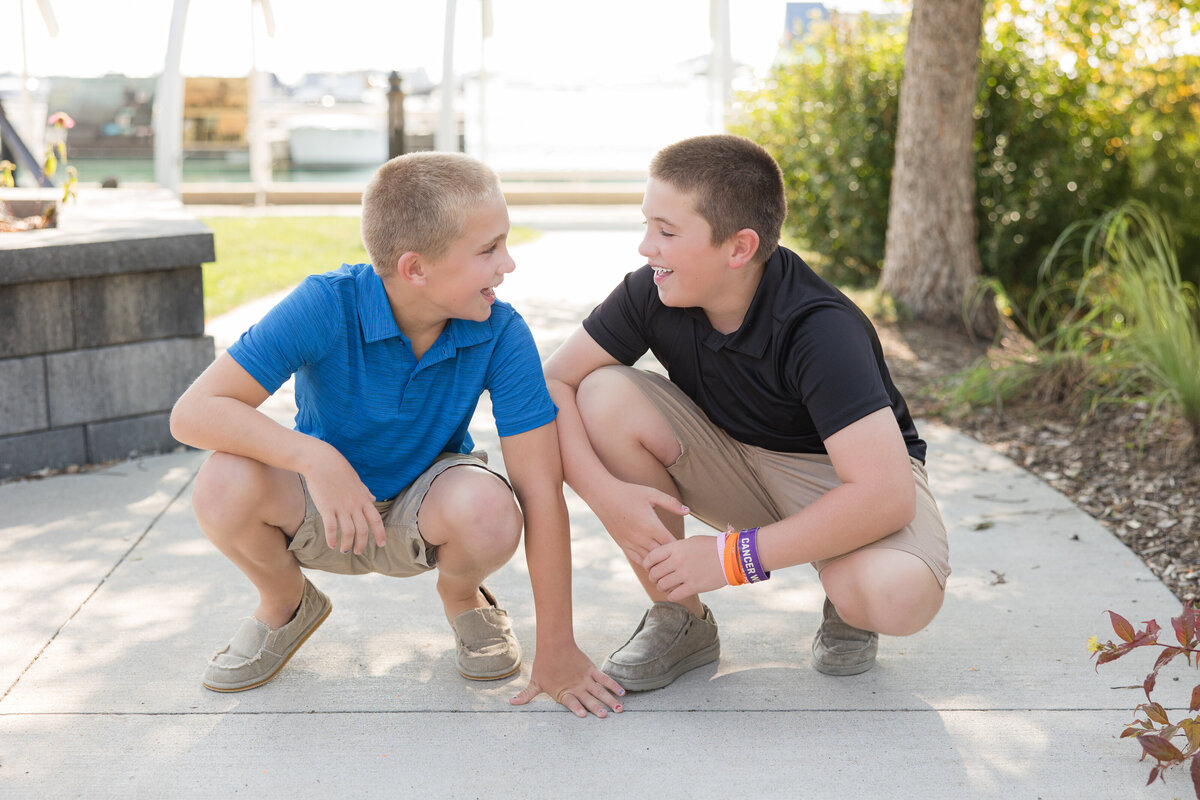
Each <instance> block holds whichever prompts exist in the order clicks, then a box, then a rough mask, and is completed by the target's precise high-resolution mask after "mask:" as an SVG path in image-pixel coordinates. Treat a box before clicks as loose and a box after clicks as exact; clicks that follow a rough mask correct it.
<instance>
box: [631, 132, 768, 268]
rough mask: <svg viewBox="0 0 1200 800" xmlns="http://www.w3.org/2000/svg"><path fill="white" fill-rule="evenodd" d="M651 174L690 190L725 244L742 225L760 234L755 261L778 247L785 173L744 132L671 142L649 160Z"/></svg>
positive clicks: (714, 235) (715, 238)
mask: <svg viewBox="0 0 1200 800" xmlns="http://www.w3.org/2000/svg"><path fill="white" fill-rule="evenodd" d="M650 177H651V178H654V179H655V180H659V181H662V182H664V183H667V184H669V185H670V186H671V187H673V188H674V189H676V190H677V191H680V192H683V193H685V194H688V195H690V196H691V198H692V202H693V203H694V204H695V206H696V213H697V214H699V215H700V216H701V217H703V218H704V220H705V221H706V222H707V223H708V224H709V227H711V228H712V243H713V244H721V243H722V242H726V241H728V240H729V237H731V236H733V235H734V234H735V233H737V232H738V231H740V230H742V229H743V228H749V229H751V230H752V231H754V232H755V233H757V234H758V250H757V251H755V254H754V260H755V261H756V262H757V263H760V264H762V263H766V260H767V259H768V258H770V256H771V253H773V252H775V248H776V247H778V246H779V236H780V231H781V230H782V228H783V220H784V218H786V217H787V201H786V199H785V198H784V193H783V173H782V172H781V171H780V169H779V165H778V164H777V163H775V159H774V158H772V157H771V154H770V153H768V152H767V151H766V150H764V149H763V148H762V147H760V146H759V145H758V144H755V143H754V142H752V141H750V140H749V139H746V138H743V137H741V136H731V135H728V134H717V135H714V136H694V137H692V138H690V139H684V140H683V141H681V142H676V143H675V144H672V145H668V146H667V147H664V148H663V149H662V150H659V151H658V153H657V154H656V155H655V156H654V159H653V160H652V161H651V162H650Z"/></svg>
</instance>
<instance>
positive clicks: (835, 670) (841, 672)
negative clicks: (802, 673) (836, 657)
mask: <svg viewBox="0 0 1200 800" xmlns="http://www.w3.org/2000/svg"><path fill="white" fill-rule="evenodd" d="M874 666H875V659H871V660H870V661H868V662H866V663H865V664H851V665H850V666H848V667H831V666H827V665H825V664H819V663H817V662H816V661H814V662H813V669H815V670H816V671H817V672H819V673H821V674H822V675H832V676H834V677H835V678H845V677H847V676H849V675H861V674H863V673H864V672H868V671H869V670H870V669H871V668H872V667H874Z"/></svg>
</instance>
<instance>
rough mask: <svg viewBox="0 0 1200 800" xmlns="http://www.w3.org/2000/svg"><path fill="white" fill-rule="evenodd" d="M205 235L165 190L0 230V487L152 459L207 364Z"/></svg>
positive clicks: (170, 445)
mask: <svg viewBox="0 0 1200 800" xmlns="http://www.w3.org/2000/svg"><path fill="white" fill-rule="evenodd" d="M214 258H215V255H214V247H213V237H212V232H211V231H209V230H208V228H206V227H205V226H204V225H203V224H202V223H200V222H199V221H198V220H196V219H194V218H192V217H190V216H189V215H188V214H187V213H186V212H185V211H184V210H183V207H182V206H181V205H180V204H179V203H178V202H177V201H176V200H175V199H174V198H173V197H172V196H170V195H169V194H166V193H162V192H158V191H153V192H146V191H137V190H132V191H130V190H116V191H113V190H108V191H105V190H94V191H92V192H90V193H89V192H84V193H81V196H80V198H79V201H78V204H77V205H73V206H70V207H68V208H65V209H64V210H63V212H62V213H61V215H60V220H59V227H58V228H56V229H54V230H45V231H30V232H22V233H6V234H3V235H0V480H3V479H6V478H13V477H19V476H22V475H28V474H31V473H33V472H37V471H38V470H41V469H45V468H52V469H57V468H62V467H65V466H69V465H72V464H93V463H100V462H104V461H110V460H114V459H121V458H128V457H131V456H136V455H141V454H147V453H156V452H165V451H168V450H171V449H174V448H175V447H177V446H178V443H177V442H176V441H175V440H174V439H173V438H172V437H171V434H170V430H169V426H168V418H169V414H170V410H171V406H172V405H174V403H175V400H176V399H177V398H178V397H179V395H180V394H182V392H183V390H184V389H186V388H187V386H188V385H189V384H190V383H191V382H192V380H194V379H195V378H196V376H197V375H199V374H200V372H201V371H203V370H204V368H205V367H207V366H208V364H209V363H210V362H211V361H212V359H213V342H212V339H211V338H210V337H207V336H205V335H204V292H203V285H202V281H201V264H204V263H207V262H210V261H212V260H213V259H214Z"/></svg>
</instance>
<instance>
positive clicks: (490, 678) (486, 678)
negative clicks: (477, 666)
mask: <svg viewBox="0 0 1200 800" xmlns="http://www.w3.org/2000/svg"><path fill="white" fill-rule="evenodd" d="M520 669H521V663H520V662H519V661H518V662H517V665H516V666H515V667H513V668H512V669H510V670H509V671H508V672H505V673H503V674H500V675H468V674H467V673H465V672H463V671H462V670H461V669H460V670H459V671H458V674H459V675H462V676H463V677H464V678H466V679H467V680H469V681H498V680H500V679H501V678H507V677H508V676H509V675H514V674H516V673H517V672H518V671H519V670H520Z"/></svg>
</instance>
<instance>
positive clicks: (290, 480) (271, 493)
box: [192, 452, 304, 628]
mask: <svg viewBox="0 0 1200 800" xmlns="http://www.w3.org/2000/svg"><path fill="white" fill-rule="evenodd" d="M192 506H193V507H194V508H195V510H196V519H197V521H198V522H199V523H200V528H201V530H203V531H204V535H205V536H207V537H208V538H209V540H210V541H211V542H212V543H213V544H214V545H216V547H217V549H218V550H220V551H221V552H222V553H223V554H224V555H225V556H226V557H227V558H228V559H229V560H230V561H232V562H233V563H234V566H236V567H237V568H238V569H240V570H241V571H242V572H243V573H244V574H245V575H246V577H247V578H249V579H250V582H251V583H253V584H254V587H255V588H256V589H257V590H258V596H259V605H258V608H257V609H255V611H254V617H255V618H257V619H259V620H261V621H262V622H264V623H266V624H267V625H268V626H270V627H271V628H279V627H282V626H283V625H285V624H287V622H288V621H289V620H290V619H291V618H292V616H293V614H295V612H296V608H297V607H298V606H299V605H300V597H301V595H302V594H303V592H304V575H303V573H301V572H300V565H299V563H297V561H296V559H295V557H294V556H293V555H292V554H291V553H290V552H288V538H287V536H286V535H285V534H284V531H289V532H294V531H295V530H296V529H297V528H299V527H300V524H301V523H302V522H303V521H304V490H303V489H302V488H301V485H300V478H299V476H298V475H296V473H294V472H288V471H286V470H281V469H278V468H277V467H272V466H269V465H267V464H263V463H262V462H259V461H255V460H254V459H250V458H245V457H243V456H236V455H231V454H229V453H220V452H218V453H213V455H212V456H211V457H210V458H209V459H208V461H206V462H205V463H204V466H202V467H201V468H200V472H199V474H198V475H197V476H196V486H195V489H194V491H193V493H192Z"/></svg>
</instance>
